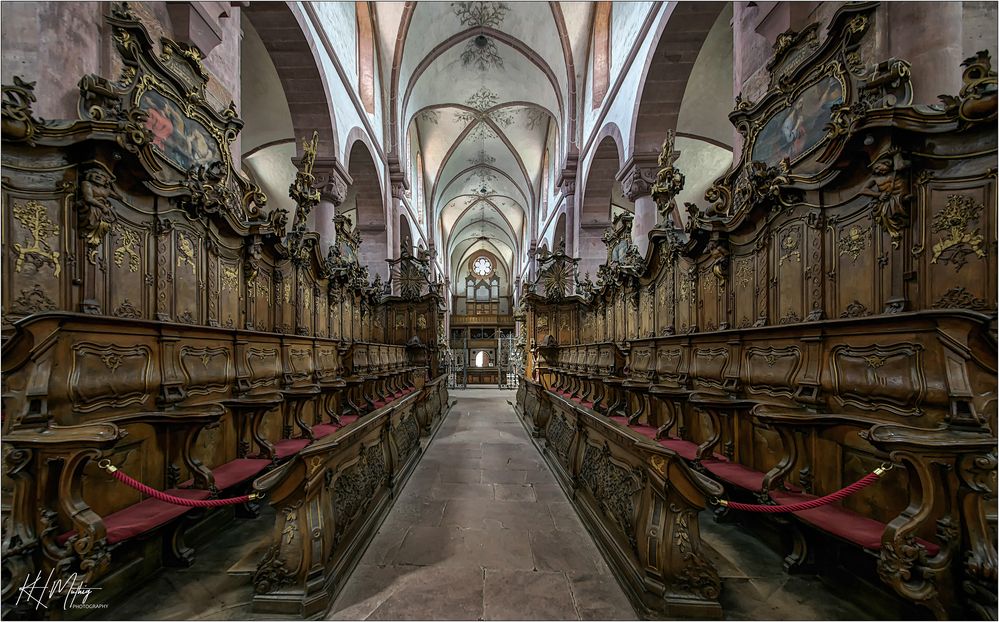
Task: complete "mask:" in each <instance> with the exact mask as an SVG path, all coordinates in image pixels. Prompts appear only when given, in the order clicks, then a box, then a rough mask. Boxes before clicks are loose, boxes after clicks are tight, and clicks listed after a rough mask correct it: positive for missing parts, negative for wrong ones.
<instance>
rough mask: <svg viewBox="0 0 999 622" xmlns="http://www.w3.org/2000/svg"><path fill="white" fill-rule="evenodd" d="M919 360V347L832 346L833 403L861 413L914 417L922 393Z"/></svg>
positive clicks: (924, 381)
mask: <svg viewBox="0 0 999 622" xmlns="http://www.w3.org/2000/svg"><path fill="white" fill-rule="evenodd" d="M922 359H923V348H922V347H921V346H919V345H908V344H895V345H891V346H886V347H881V346H877V345H872V346H864V347H852V346H843V345H841V346H835V347H834V348H833V349H832V352H831V358H830V367H831V372H832V381H833V391H834V392H835V394H836V400H837V401H838V402H840V403H841V404H843V405H844V406H851V407H853V408H857V409H859V410H864V411H873V410H877V409H878V408H883V409H885V410H888V411H890V412H892V413H895V414H898V415H912V416H918V415H920V414H922V412H923V411H922V409H921V408H920V404H921V402H922V400H923V397H924V396H925V393H926V379H925V376H924V372H923V366H922Z"/></svg>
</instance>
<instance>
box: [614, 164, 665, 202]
mask: <svg viewBox="0 0 999 622" xmlns="http://www.w3.org/2000/svg"><path fill="white" fill-rule="evenodd" d="M658 170H659V154H658V153H636V154H634V155H633V156H631V157H630V158H628V160H627V161H626V162H625V163H624V166H622V167H621V170H620V171H618V173H617V175H616V179H617V180H618V181H619V182H621V190H622V192H624V196H626V197H627V198H628V200H629V201H631V202H635V201H636V200H637V199H638V198H639V197H644V196H649V195H650V194H651V193H652V185H653V184H654V183H656V173H657V172H658Z"/></svg>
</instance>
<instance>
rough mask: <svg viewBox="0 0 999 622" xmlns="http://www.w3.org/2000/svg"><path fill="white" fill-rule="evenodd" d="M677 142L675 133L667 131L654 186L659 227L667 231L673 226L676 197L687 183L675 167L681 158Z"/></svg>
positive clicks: (654, 199)
mask: <svg viewBox="0 0 999 622" xmlns="http://www.w3.org/2000/svg"><path fill="white" fill-rule="evenodd" d="M675 140H676V134H675V132H674V131H673V130H667V131H666V139H665V140H663V147H662V151H661V152H660V153H659V173H658V174H657V175H656V183H655V184H653V186H652V200H653V201H655V202H656V207H657V208H658V209H659V227H662V228H666V229H670V228H672V226H673V212H674V210H676V195H678V194H680V191H681V190H683V186H684V184H685V183H686V177H684V175H683V173H681V172H680V169H678V168H676V166H675V163H676V160H677V158H679V157H680V153H679V152H678V151H676V149H675V147H674V144H675Z"/></svg>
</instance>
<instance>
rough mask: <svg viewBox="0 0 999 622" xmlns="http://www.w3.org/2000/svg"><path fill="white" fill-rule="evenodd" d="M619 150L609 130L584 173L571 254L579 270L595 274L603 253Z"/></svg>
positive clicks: (617, 189) (616, 183)
mask: <svg viewBox="0 0 999 622" xmlns="http://www.w3.org/2000/svg"><path fill="white" fill-rule="evenodd" d="M621 152H622V149H621V144H620V142H619V141H618V140H616V139H615V137H614V135H613V132H608V133H607V134H605V135H604V137H603V138H602V139H600V142H599V143H597V148H596V149H594V151H593V157H592V158H591V160H590V166H589V169H588V170H587V172H586V181H585V185H584V187H583V195H582V197H581V201H580V206H579V219H578V221H577V223H578V224H577V229H576V236H575V238H576V253H575V254H576V256H577V257H579V258H580V259H581V261H580V264H579V265H580V270H581V271H582V272H589V273H590V274H596V271H597V267H598V266H599V265H600V264H601V263H603V261H604V260H605V259H606V256H607V254H606V252H605V249H604V245H603V241H602V239H601V238H602V236H603V232H604V230H605V229H606V228H607V227H609V226H610V224H611V201H612V199H613V197H614V196H615V194H617V195H619V194H620V188H621V182H619V181H618V180H617V172H618V170H619V169H620V168H621ZM555 242H557V240H556V241H553V243H555Z"/></svg>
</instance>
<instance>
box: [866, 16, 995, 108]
mask: <svg viewBox="0 0 999 622" xmlns="http://www.w3.org/2000/svg"><path fill="white" fill-rule="evenodd" d="M963 4H964V3H962V2H918V3H909V2H899V3H897V4H896V3H894V2H888V3H885V4H884V5H883V8H882V10H884V11H885V12H886V13H887V17H888V19H887V21H886V25H887V26H888V28H889V33H888V40H889V46H888V47H889V50H888V51H889V53H888V54H886V55H885V56H886V57H887V56H893V57H895V58H903V59H905V60H907V61H909V62H910V63H912V75H913V79H912V101H913V102H914V103H917V104H934V103H937V101H938V100H937V95H939V94H941V93H944V94H948V95H956V94H957V92H958V91H960V90H961V70H960V69H961V61H963V60H964V58H965V57H964V50H963V49H962V48H963V27H962V26H963ZM994 28H995V25H994V23H993V29H994Z"/></svg>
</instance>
